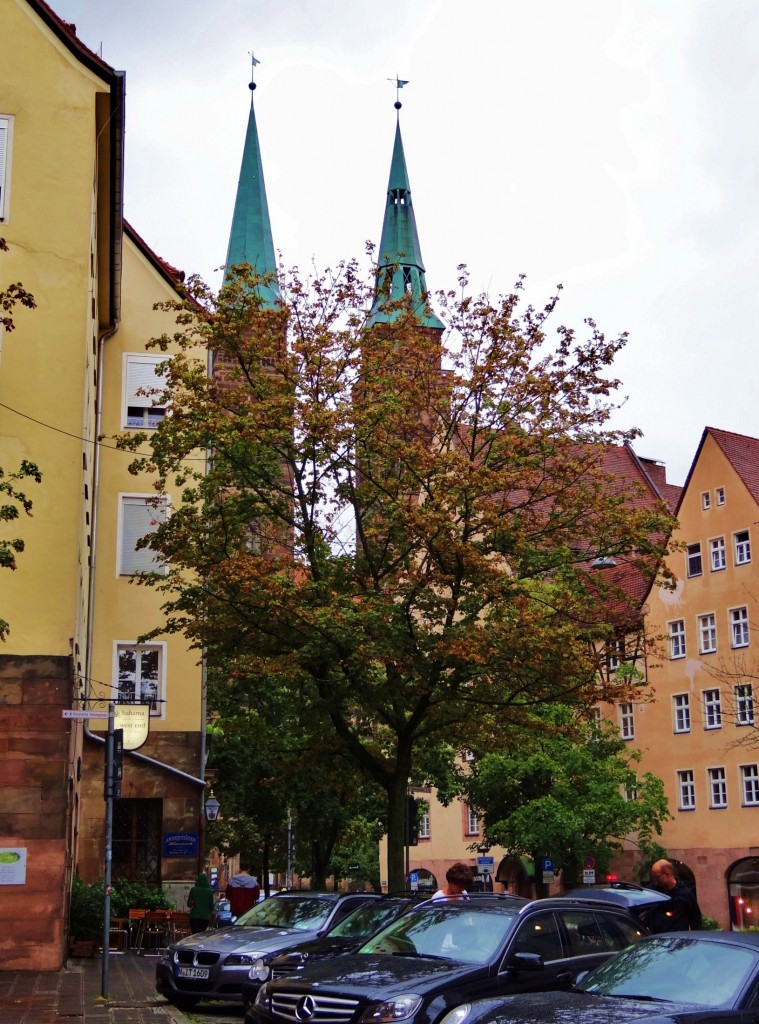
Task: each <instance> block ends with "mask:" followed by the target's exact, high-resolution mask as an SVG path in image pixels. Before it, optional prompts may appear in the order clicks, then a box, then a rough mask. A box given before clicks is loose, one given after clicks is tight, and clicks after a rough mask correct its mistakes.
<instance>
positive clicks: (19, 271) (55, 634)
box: [0, 0, 204, 970]
mask: <svg viewBox="0 0 759 1024" xmlns="http://www.w3.org/2000/svg"><path fill="white" fill-rule="evenodd" d="M0 39H2V40H3V57H2V61H1V62H0V237H2V238H4V239H5V240H6V241H7V244H8V246H9V252H8V253H0V290H4V289H5V288H6V287H7V285H8V284H9V283H10V282H16V281H19V282H22V283H23V285H24V287H25V288H27V289H28V290H29V291H31V292H32V293H33V294H34V297H35V299H36V303H37V308H36V309H34V310H26V309H17V310H15V311H14V320H15V327H16V329H15V330H14V331H13V332H9V331H5V332H4V333H0V346H1V347H0V468H2V470H3V471H4V473H5V474H6V476H7V475H8V474H10V473H13V472H14V471H15V470H17V469H18V467H19V466H20V465H21V463H22V461H23V460H29V461H31V462H34V463H36V465H37V466H38V467H39V469H40V471H41V473H42V482H41V483H40V484H35V483H34V482H32V481H23V482H22V483H20V484H19V486H20V488H21V489H22V490H24V491H25V492H26V493H27V495H28V496H29V497H30V498H31V499H32V501H33V503H34V504H33V509H32V512H33V515H32V516H31V517H27V516H26V515H24V514H23V512H22V513H21V514H20V516H19V518H18V520H16V521H15V522H11V523H7V522H2V523H0V527H1V528H2V537H3V538H6V539H7V538H13V537H22V538H23V540H24V542H25V550H24V551H22V552H20V553H19V554H18V556H17V569H16V571H15V572H12V571H10V570H8V569H0V617H1V618H3V619H6V620H8V622H9V624H10V632H9V634H8V637H7V639H6V641H5V642H4V643H2V644H0V854H2V857H1V858H0V960H2V963H3V967H4V968H5V969H13V968H23V969H50V970H55V969H57V968H58V967H60V965H61V963H62V961H63V959H64V957H65V955H66V952H67V942H68V936H67V934H66V931H67V929H66V923H67V910H68V893H69V891H70V883H71V877H72V874H73V873H75V872H76V873H79V874H80V875H81V876H82V877H83V878H84V879H85V881H92V880H94V879H97V878H101V877H102V876H103V864H104V858H105V829H104V807H105V803H104V799H103V770H102V765H103V747H104V744H103V727H104V724H105V723H104V722H103V721H102V720H91V721H89V722H87V721H85V720H84V719H83V718H81V717H75V718H64V717H63V712H64V711H66V712H71V711H74V712H77V713H81V712H83V711H84V710H85V709H90V710H103V709H104V708H106V707H107V703H108V701H109V700H116V699H120V700H121V701H130V700H135V701H138V700H141V701H142V702H145V703H147V704H148V705H149V709H150V711H149V721H150V730H149V736H148V739H147V741H146V742H145V744H144V745H143V746H141V748H140V749H139V750H138V751H135V752H134V753H132V754H129V753H127V755H126V757H125V762H124V771H123V782H122V797H123V799H121V800H119V801H117V802H116V803H115V805H114V807H115V811H114V820H113V872H114V876H115V877H116V876H120V877H124V878H135V879H137V878H140V879H146V880H148V881H153V882H164V883H166V882H172V881H178V882H179V883H180V884H182V885H183V884H185V883H186V882H188V881H189V880H190V879H191V878H193V877H194V875H195V873H196V872H197V866H198V859H199V855H198V848H199V842H200V841H202V835H199V833H200V832H201V831H202V826H201V822H200V813H201V807H202V799H201V798H202V792H203V780H202V775H203V764H202V761H203V727H202V726H203V717H204V708H203V705H202V700H203V687H202V678H201V668H200V666H199V663H198V656H197V653H196V652H190V651H188V650H187V649H186V645H185V643H184V641H183V640H182V639H181V638H174V637H169V638H167V639H166V640H165V641H162V642H156V643H153V644H149V645H138V644H137V640H138V638H139V637H140V636H141V635H142V634H144V633H146V632H147V631H149V630H150V629H152V628H153V627H155V626H157V625H159V624H160V622H161V613H160V600H161V599H160V595H159V594H157V593H156V592H154V591H153V590H151V589H150V588H147V587H140V586H136V585H135V584H134V578H135V576H136V575H137V574H139V573H140V572H141V571H144V569H145V568H146V566H145V562H144V560H145V558H146V557H148V558H149V557H150V556H149V554H147V553H145V552H138V551H137V550H136V547H135V541H136V538H137V537H139V536H142V535H143V534H144V533H145V532H148V530H149V529H150V528H151V525H150V524H151V522H152V521H154V520H155V517H156V515H158V514H161V511H160V509H158V510H157V509H155V508H154V507H153V506H152V505H151V504H149V501H148V499H150V498H151V497H155V495H154V494H153V492H152V490H151V487H150V484H149V482H148V480H147V479H141V478H140V477H134V476H131V475H130V474H129V472H128V469H127V466H128V463H129V461H130V459H129V456H128V455H127V454H126V453H123V452H120V451H117V450H115V449H114V447H113V446H112V442H111V441H109V438H110V437H111V436H112V435H113V434H116V433H119V432H122V431H124V430H129V429H138V428H140V429H142V428H144V429H147V430H150V429H151V428H153V427H154V426H155V425H156V423H157V422H159V420H160V417H161V415H162V414H163V410H162V409H161V408H160V402H159V401H158V399H157V398H156V396H155V395H153V396H151V395H149V394H147V393H146V392H145V390H144V386H145V383H146V382H147V383H148V385H149V384H150V382H151V381H153V382H154V381H155V380H156V377H155V364H156V363H157V362H159V361H160V359H161V358H163V357H158V356H156V355H154V354H151V353H148V352H146V342H147V340H148V339H149V338H150V337H152V336H154V335H156V334H160V333H162V332H163V331H164V330H167V329H170V328H171V321H170V320H169V319H168V317H167V316H166V314H160V313H157V312H154V311H153V308H152V307H153V303H155V302H157V301H161V300H166V299H168V298H170V297H172V296H174V295H176V288H177V287H178V286H179V285H180V276H181V275H179V274H178V272H177V271H175V270H174V269H173V268H172V267H170V266H169V265H168V264H167V263H165V262H164V261H163V260H161V259H159V258H158V257H157V256H156V255H155V254H154V253H153V252H151V250H150V248H149V247H148V245H147V244H146V243H145V242H144V241H143V240H142V239H141V238H140V237H139V235H138V234H137V233H136V232H134V231H133V230H132V229H131V228H129V227H128V226H127V225H125V224H124V222H123V218H122V207H123V202H122V184H123V143H124V94H125V86H124V75H123V74H122V73H120V72H118V71H115V70H114V69H113V68H111V67H109V66H108V65H107V64H106V63H105V62H103V61H102V60H101V59H100V58H98V57H97V56H96V55H95V54H93V53H92V52H91V51H89V50H88V49H87V48H86V47H85V46H84V45H83V44H82V43H81V42H80V41H79V40H78V39H77V37H76V35H75V31H74V29H73V27H72V26H69V25H67V24H66V23H65V22H63V21H62V20H61V19H60V18H58V17H57V16H56V15H55V13H54V12H53V11H52V10H51V9H50V8H49V7H48V6H47V5H46V4H45V3H43V2H41V0H4V2H3V3H2V4H0ZM101 437H102V443H100V441H99V438H101ZM170 503H171V495H166V496H165V505H166V507H170ZM147 567H148V568H151V567H152V566H150V565H148V566H147ZM96 727H97V728H96Z"/></svg>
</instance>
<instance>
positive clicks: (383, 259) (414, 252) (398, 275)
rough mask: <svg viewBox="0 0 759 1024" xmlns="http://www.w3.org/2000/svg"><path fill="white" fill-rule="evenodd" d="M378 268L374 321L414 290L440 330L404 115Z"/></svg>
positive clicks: (423, 312) (427, 318) (428, 322)
mask: <svg viewBox="0 0 759 1024" xmlns="http://www.w3.org/2000/svg"><path fill="white" fill-rule="evenodd" d="M399 108H400V103H396V109H399ZM377 270H378V285H377V296H376V298H375V300H374V306H373V308H372V316H371V322H372V323H375V324H376V323H383V322H384V323H386V322H388V321H391V320H393V319H394V318H395V317H396V316H397V315H398V313H397V311H386V310H385V309H383V307H384V306H385V305H386V304H388V303H393V302H397V301H399V300H400V299H402V298H403V296H404V295H405V294H410V295H411V296H412V299H413V302H414V308H415V311H416V313H417V315H418V317H419V320H420V322H421V324H422V325H423V326H424V327H434V328H437V329H439V330H442V329H443V328H444V326H445V325H444V324H443V322H442V321H441V320H440V319H439V318H438V317H437V316H436V315H435V313H433V312H432V310H431V309H429V308H428V292H427V284H426V281H425V276H424V263H423V262H422V250H421V246H420V245H419V235H418V232H417V229H416V218H415V216H414V207H413V204H412V202H411V186H410V184H409V176H408V169H407V167H406V156H405V153H404V150H403V139H402V137H401V125H400V118H399V119H398V120H397V122H396V126H395V142H394V144H393V157H392V161H391V163H390V179H389V181H388V186H387V201H386V205H385V219H384V222H383V224H382V239H381V241H380V247H379V253H378V259H377Z"/></svg>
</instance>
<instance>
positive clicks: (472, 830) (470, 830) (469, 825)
mask: <svg viewBox="0 0 759 1024" xmlns="http://www.w3.org/2000/svg"><path fill="white" fill-rule="evenodd" d="M466 834H467V835H468V836H478V835H479V834H480V819H479V818H478V816H477V811H475V810H474V809H473V808H471V807H470V806H469V804H467V805H466Z"/></svg>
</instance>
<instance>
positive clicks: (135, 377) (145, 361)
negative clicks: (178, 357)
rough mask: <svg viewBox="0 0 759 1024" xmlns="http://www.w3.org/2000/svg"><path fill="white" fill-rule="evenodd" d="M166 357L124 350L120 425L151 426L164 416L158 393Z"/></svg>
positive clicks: (161, 389) (132, 426) (157, 423)
mask: <svg viewBox="0 0 759 1024" xmlns="http://www.w3.org/2000/svg"><path fill="white" fill-rule="evenodd" d="M166 361H167V357H166V356H165V355H160V356H156V355H147V354H145V353H143V352H140V353H132V352H125V353H124V393H123V406H122V414H121V425H122V427H131V428H133V429H137V430H148V429H154V428H155V427H157V426H158V425H159V424H160V423H161V421H162V420H163V419H164V417H165V416H166V406H165V405H164V404H163V399H162V397H161V394H162V392H163V390H164V388H165V386H166V384H165V378H164V373H161V372H160V370H161V367H162V366H165V364H166Z"/></svg>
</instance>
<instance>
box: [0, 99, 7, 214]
mask: <svg viewBox="0 0 759 1024" xmlns="http://www.w3.org/2000/svg"><path fill="white" fill-rule="evenodd" d="M7 160H8V118H7V117H0V219H2V218H3V217H5V181H6V178H7V176H8V175H7V167H6V165H7Z"/></svg>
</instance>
